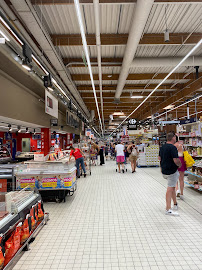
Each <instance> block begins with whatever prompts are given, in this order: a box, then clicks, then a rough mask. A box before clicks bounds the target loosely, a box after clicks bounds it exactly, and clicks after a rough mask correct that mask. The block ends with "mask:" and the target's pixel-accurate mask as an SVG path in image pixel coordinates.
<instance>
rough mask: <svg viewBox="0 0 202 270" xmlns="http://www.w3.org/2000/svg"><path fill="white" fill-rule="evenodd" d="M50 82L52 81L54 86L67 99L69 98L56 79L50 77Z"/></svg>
mask: <svg viewBox="0 0 202 270" xmlns="http://www.w3.org/2000/svg"><path fill="white" fill-rule="evenodd" d="M52 82H53V83H54V84H55V86H56V87H57V88H58V89H59V90H60V92H61V93H62V94H63V95H64V96H65V97H66V98H67V99H69V98H68V96H67V94H66V93H65V91H64V90H62V88H61V87H60V86H59V84H58V83H57V82H56V80H55V79H52Z"/></svg>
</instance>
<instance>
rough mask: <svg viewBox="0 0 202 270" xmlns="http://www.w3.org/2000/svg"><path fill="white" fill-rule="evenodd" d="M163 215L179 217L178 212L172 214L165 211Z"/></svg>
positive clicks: (170, 211)
mask: <svg viewBox="0 0 202 270" xmlns="http://www.w3.org/2000/svg"><path fill="white" fill-rule="evenodd" d="M165 214H166V215H169V216H175V217H178V216H179V214H178V212H174V211H173V210H172V209H169V210H166V212H165Z"/></svg>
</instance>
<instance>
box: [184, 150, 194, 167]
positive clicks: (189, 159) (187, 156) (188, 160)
mask: <svg viewBox="0 0 202 270" xmlns="http://www.w3.org/2000/svg"><path fill="white" fill-rule="evenodd" d="M183 154H184V161H185V163H186V166H187V168H189V167H192V166H193V165H194V163H195V161H194V160H193V158H192V157H191V156H190V154H189V153H188V151H184V152H183Z"/></svg>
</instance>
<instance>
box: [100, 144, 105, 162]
mask: <svg viewBox="0 0 202 270" xmlns="http://www.w3.org/2000/svg"><path fill="white" fill-rule="evenodd" d="M103 148H104V147H103V146H101V147H100V151H99V155H100V166H102V165H103V164H105V159H104V149H103Z"/></svg>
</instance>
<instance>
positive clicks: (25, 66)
mask: <svg viewBox="0 0 202 270" xmlns="http://www.w3.org/2000/svg"><path fill="white" fill-rule="evenodd" d="M22 67H23V68H25V69H26V70H28V71H31V70H32V69H31V67H30V66H29V65H28V64H27V63H26V61H24V60H23V62H22Z"/></svg>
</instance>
